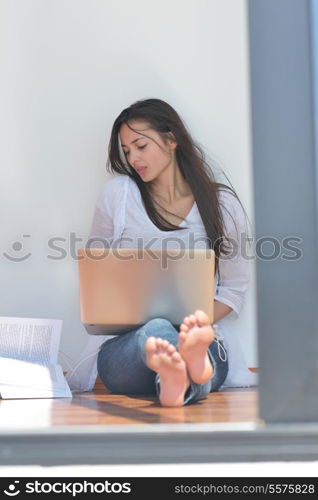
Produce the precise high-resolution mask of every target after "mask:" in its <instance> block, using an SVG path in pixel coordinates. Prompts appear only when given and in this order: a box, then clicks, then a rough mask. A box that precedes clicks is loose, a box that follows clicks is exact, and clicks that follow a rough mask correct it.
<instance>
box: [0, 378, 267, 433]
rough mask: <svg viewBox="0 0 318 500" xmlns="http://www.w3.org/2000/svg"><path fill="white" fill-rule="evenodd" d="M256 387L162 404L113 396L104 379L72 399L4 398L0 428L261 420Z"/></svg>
mask: <svg viewBox="0 0 318 500" xmlns="http://www.w3.org/2000/svg"><path fill="white" fill-rule="evenodd" d="M257 396H258V395H257V389H256V388H242V389H224V390H223V391H222V392H214V393H210V394H209V396H208V397H207V398H206V399H205V400H203V401H200V402H198V403H196V404H194V405H189V406H185V407H182V408H163V407H161V406H160V404H159V403H158V400H157V398H154V397H149V396H133V395H131V396H119V395H114V394H109V393H108V392H107V390H105V389H104V388H103V386H102V385H101V384H100V383H97V384H96V386H95V389H94V392H86V393H81V394H74V395H73V398H72V399H32V400H31V399H29V400H25V399H24V400H22V399H20V400H19V399H18V400H0V428H1V430H4V429H6V428H8V429H9V428H16V429H25V428H47V427H51V426H61V425H63V426H64V425H66V426H67V425H87V426H89V425H123V424H131V425H140V424H160V423H165V424H167V423H168V424H173V423H176V424H177V423H234V422H255V423H256V422H257V420H258V415H257V408H258V398H257Z"/></svg>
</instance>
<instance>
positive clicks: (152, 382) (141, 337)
mask: <svg viewBox="0 0 318 500" xmlns="http://www.w3.org/2000/svg"><path fill="white" fill-rule="evenodd" d="M148 337H160V338H162V339H166V340H168V341H169V342H170V343H171V344H173V345H175V346H176V345H177V343H178V331H177V330H176V328H175V327H174V326H173V325H172V323H170V321H168V320H166V319H163V318H155V319H152V320H150V321H148V323H145V324H144V325H142V326H141V327H140V328H137V329H135V330H131V331H130V332H128V333H124V334H121V335H118V336H116V337H113V338H111V339H110V340H107V341H106V342H104V344H102V346H101V347H100V351H99V353H98V359H97V370H98V375H99V376H100V378H101V380H102V382H103V384H104V385H105V386H106V387H107V388H108V389H109V390H110V391H111V392H113V393H115V394H152V395H154V394H157V395H158V396H159V394H160V378H159V375H158V374H157V373H156V372H154V371H153V370H151V369H150V368H148V366H147V365H146V353H145V343H146V340H147V339H148ZM208 354H209V357H210V360H211V363H212V366H213V376H212V378H211V379H210V380H209V381H208V382H206V383H205V384H195V383H194V382H191V384H190V387H189V389H188V390H187V392H186V394H185V399H184V404H189V403H195V402H196V401H199V400H200V399H203V398H205V397H206V396H207V394H208V393H209V392H213V391H218V390H219V388H220V387H221V385H222V384H223V382H224V380H225V378H226V375H227V373H228V361H227V353H226V350H225V348H224V345H223V343H222V342H221V340H219V339H218V338H216V339H215V340H214V341H213V342H212V343H211V344H210V346H209V349H208Z"/></svg>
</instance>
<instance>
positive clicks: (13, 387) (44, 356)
mask: <svg viewBox="0 0 318 500" xmlns="http://www.w3.org/2000/svg"><path fill="white" fill-rule="evenodd" d="M61 330H62V320H56V319H37V318H9V317H0V397H1V398H2V399H19V398H21V399H23V398H71V397H72V393H71V391H70V388H69V386H68V384H67V382H66V379H65V377H64V374H63V370H62V367H61V366H60V365H59V364H58V350H59V345H60V338H61Z"/></svg>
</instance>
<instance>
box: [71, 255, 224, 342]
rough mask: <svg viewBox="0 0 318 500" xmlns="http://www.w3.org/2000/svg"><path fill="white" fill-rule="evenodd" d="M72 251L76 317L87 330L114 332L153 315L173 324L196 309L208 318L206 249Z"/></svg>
mask: <svg viewBox="0 0 318 500" xmlns="http://www.w3.org/2000/svg"><path fill="white" fill-rule="evenodd" d="M77 257H78V265H79V290H80V309H81V321H82V323H83V324H84V326H85V328H86V330H87V332H88V333H90V334H92V335H119V334H121V333H126V332H127V331H130V330H133V329H136V328H138V327H140V326H142V325H144V324H145V323H147V322H148V321H149V320H151V319H153V318H165V319H167V320H169V321H170V322H171V323H172V324H173V325H174V326H175V327H176V328H177V329H179V326H180V324H181V323H182V321H183V319H184V317H185V316H188V315H189V314H192V313H193V312H194V311H195V310H196V309H202V310H203V311H205V312H206V313H207V315H208V316H209V318H210V322H211V323H212V322H213V299H214V265H215V254H214V251H213V250H211V249H187V250H185V249H178V250H172V249H168V250H154V249H151V250H150V249H136V248H112V249H111V248H107V249H101V248H91V249H80V250H78V252H77Z"/></svg>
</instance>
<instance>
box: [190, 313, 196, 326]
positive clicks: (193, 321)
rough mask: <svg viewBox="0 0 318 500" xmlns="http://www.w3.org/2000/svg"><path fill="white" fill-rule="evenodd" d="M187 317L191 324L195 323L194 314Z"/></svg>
mask: <svg viewBox="0 0 318 500" xmlns="http://www.w3.org/2000/svg"><path fill="white" fill-rule="evenodd" d="M189 319H190V322H191V323H192V325H195V324H196V322H197V318H196V317H195V315H194V314H190V316H189Z"/></svg>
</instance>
